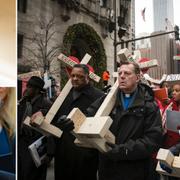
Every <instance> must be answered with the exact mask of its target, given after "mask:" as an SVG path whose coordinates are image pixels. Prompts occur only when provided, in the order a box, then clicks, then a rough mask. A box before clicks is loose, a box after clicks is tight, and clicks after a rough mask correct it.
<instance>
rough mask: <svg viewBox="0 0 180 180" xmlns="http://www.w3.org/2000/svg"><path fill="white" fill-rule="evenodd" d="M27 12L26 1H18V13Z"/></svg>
mask: <svg viewBox="0 0 180 180" xmlns="http://www.w3.org/2000/svg"><path fill="white" fill-rule="evenodd" d="M26 10H27V0H18V11H19V12H22V13H26Z"/></svg>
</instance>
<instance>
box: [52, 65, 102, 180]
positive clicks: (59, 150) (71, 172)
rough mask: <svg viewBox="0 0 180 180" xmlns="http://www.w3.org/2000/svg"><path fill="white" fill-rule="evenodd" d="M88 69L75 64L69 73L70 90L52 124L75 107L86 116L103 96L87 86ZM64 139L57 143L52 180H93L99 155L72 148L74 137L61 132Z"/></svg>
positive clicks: (88, 84)
mask: <svg viewBox="0 0 180 180" xmlns="http://www.w3.org/2000/svg"><path fill="white" fill-rule="evenodd" d="M88 75H89V69H88V67H87V66H86V65H83V64H77V65H75V66H74V67H73V69H72V72H71V82H72V86H73V88H72V89H71V91H70V93H69V94H68V96H67V97H66V99H65V101H64V103H63V104H62V106H61V107H60V109H59V110H58V113H57V115H56V117H55V118H54V119H53V122H52V123H53V124H55V125H56V124H57V119H59V120H58V121H60V122H61V121H63V117H64V116H63V115H68V114H69V113H70V111H71V110H72V109H73V108H75V107H77V108H79V109H80V110H81V111H82V112H83V113H85V114H86V109H87V108H88V107H89V105H90V104H91V103H93V102H94V101H95V100H97V99H98V98H99V97H101V96H102V95H103V93H102V92H101V91H100V90H98V89H96V88H94V87H93V86H92V85H90V83H89V76H88ZM63 130H64V132H63V135H62V137H61V138H60V139H56V152H55V180H96V179H97V167H98V151H97V150H95V149H90V148H81V147H78V146H76V145H75V144H74V140H75V137H74V136H73V135H72V134H70V133H69V132H66V130H65V129H63Z"/></svg>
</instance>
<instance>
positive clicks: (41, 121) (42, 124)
mask: <svg viewBox="0 0 180 180" xmlns="http://www.w3.org/2000/svg"><path fill="white" fill-rule="evenodd" d="M90 58H91V56H90V55H89V54H86V55H85V56H84V58H83V59H82V61H81V64H87V63H88V61H89V60H90ZM58 59H59V60H61V61H62V62H64V63H65V64H67V65H68V66H70V67H73V66H74V65H75V64H77V63H76V62H74V61H72V60H71V59H70V58H68V57H66V56H65V55H63V54H60V55H59V57H58ZM89 76H90V78H91V79H93V80H95V81H96V82H98V81H99V80H100V77H99V76H97V75H96V74H94V73H93V72H91V73H90V75H89ZM71 88H72V84H71V80H68V82H67V83H66V85H65V86H64V88H63V90H62V91H61V93H60V95H59V96H58V98H57V99H56V100H55V102H54V104H53V105H52V106H51V108H50V110H49V111H48V113H47V114H46V116H45V117H44V116H37V117H36V118H35V119H34V123H33V126H31V125H30V120H31V118H30V117H27V118H26V119H25V120H24V124H25V125H27V126H30V127H32V128H35V129H36V130H39V131H40V132H41V133H43V134H45V135H49V134H53V135H54V136H56V137H61V134H62V131H61V130H60V129H59V128H57V127H56V126H53V125H52V124H50V123H51V121H52V120H53V118H54V116H55V115H56V113H57V111H58V110H59V108H60V107H61V105H62V104H63V102H64V100H65V98H66V96H67V95H68V94H69V92H70V90H71ZM34 126H36V127H34Z"/></svg>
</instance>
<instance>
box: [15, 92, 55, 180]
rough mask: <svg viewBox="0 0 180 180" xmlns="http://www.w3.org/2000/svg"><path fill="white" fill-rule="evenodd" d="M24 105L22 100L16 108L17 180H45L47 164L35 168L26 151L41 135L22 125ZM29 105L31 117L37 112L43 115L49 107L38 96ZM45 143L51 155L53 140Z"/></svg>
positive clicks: (46, 101) (49, 139)
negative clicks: (30, 106)
mask: <svg viewBox="0 0 180 180" xmlns="http://www.w3.org/2000/svg"><path fill="white" fill-rule="evenodd" d="M26 103H27V100H26V99H24V100H23V101H21V103H20V104H19V106H18V180H37V179H38V180H45V179H46V170H47V164H43V165H41V166H40V167H38V168H37V167H36V166H35V163H34V161H33V159H32V157H31V155H30V152H29V150H28V146H29V145H31V144H32V143H33V142H34V141H36V140H37V139H39V138H40V137H41V136H42V134H41V133H39V132H37V131H36V130H33V129H32V128H30V127H27V126H26V125H23V121H24V118H25V117H26V115H25V112H26ZM31 105H32V112H31V115H32V114H34V113H36V112H38V111H41V112H42V113H43V115H45V114H46V113H47V112H48V110H49V108H50V106H51V102H50V101H48V100H47V98H45V97H44V96H43V95H42V94H40V95H38V96H36V97H35V98H34V99H33V100H32V101H31ZM47 141H48V144H50V145H48V147H47V153H48V154H50V155H51V154H53V153H54V152H53V151H54V147H53V145H52V144H53V141H54V139H53V138H52V137H50V138H48V139H47Z"/></svg>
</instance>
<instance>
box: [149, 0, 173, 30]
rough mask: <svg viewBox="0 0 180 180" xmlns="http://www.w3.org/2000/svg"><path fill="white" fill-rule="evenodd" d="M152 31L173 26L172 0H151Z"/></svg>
mask: <svg viewBox="0 0 180 180" xmlns="http://www.w3.org/2000/svg"><path fill="white" fill-rule="evenodd" d="M153 11H154V13H153V14H154V18H153V19H154V31H155V32H156V31H165V30H167V29H168V30H171V29H172V28H173V26H174V10H173V0H153Z"/></svg>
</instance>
